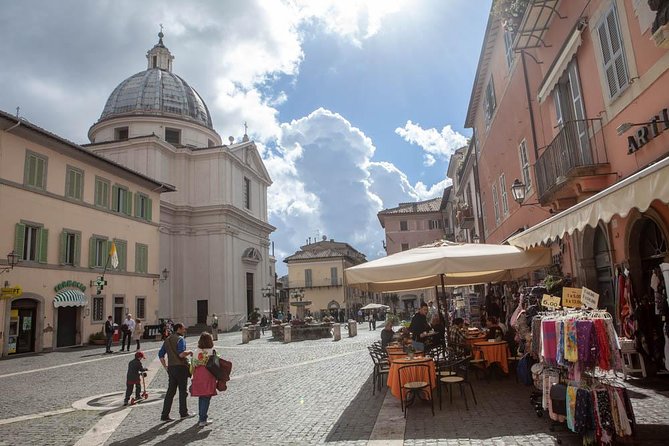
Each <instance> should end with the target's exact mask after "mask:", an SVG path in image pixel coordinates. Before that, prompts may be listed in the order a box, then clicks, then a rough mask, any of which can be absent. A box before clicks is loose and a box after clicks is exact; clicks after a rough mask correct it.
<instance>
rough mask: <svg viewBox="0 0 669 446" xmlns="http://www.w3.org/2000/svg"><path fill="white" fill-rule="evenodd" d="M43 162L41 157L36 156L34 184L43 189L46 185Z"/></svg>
mask: <svg viewBox="0 0 669 446" xmlns="http://www.w3.org/2000/svg"><path fill="white" fill-rule="evenodd" d="M44 164H45V162H44V160H43V159H42V158H39V157H37V169H36V171H35V185H36V186H37V187H39V188H40V189H44V187H45V186H46V179H45V178H44V176H45V174H46V169H45V167H46V166H45V165H44Z"/></svg>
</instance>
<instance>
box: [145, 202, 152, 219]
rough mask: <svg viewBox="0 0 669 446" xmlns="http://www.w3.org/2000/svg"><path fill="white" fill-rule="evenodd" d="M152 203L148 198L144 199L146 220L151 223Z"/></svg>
mask: <svg viewBox="0 0 669 446" xmlns="http://www.w3.org/2000/svg"><path fill="white" fill-rule="evenodd" d="M152 216H153V201H152V200H151V199H150V198H147V199H146V219H147V220H148V221H153V217H152Z"/></svg>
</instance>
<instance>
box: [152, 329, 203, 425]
mask: <svg viewBox="0 0 669 446" xmlns="http://www.w3.org/2000/svg"><path fill="white" fill-rule="evenodd" d="M185 334H186V327H184V325H183V324H181V323H176V324H174V331H173V332H172V334H171V335H170V336H169V337H167V338H166V339H165V341H163V345H162V347H160V350H159V351H158V358H160V363H161V364H162V365H163V367H164V368H165V370H167V377H168V384H167V393H166V394H165V401H164V402H163V411H162V414H161V416H160V419H161V421H174V419H173V418H170V411H171V410H172V401H173V400H174V395H176V393H177V389H179V414H180V415H181V418H189V417H192V416H195V414H192V413H190V412H188V406H187V399H188V378H189V377H190V364H189V362H188V357H189V356H193V352H192V351H191V350H186V339H184V335H185ZM166 356H167V359H166V358H165V357H166Z"/></svg>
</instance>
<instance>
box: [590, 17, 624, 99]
mask: <svg viewBox="0 0 669 446" xmlns="http://www.w3.org/2000/svg"><path fill="white" fill-rule="evenodd" d="M597 33H598V34H599V42H600V45H601V50H602V60H603V62H604V72H605V74H606V82H607V85H608V87H609V97H610V98H614V97H616V96H617V95H618V94H619V93H620V92H621V91H622V90H623V89H624V88H625V86H627V84H628V82H629V76H628V74H627V63H626V61H625V51H624V49H623V43H622V39H621V37H620V26H619V23H618V15H617V13H616V8H615V6H614V7H612V8H611V10H610V11H609V12H608V13H607V14H606V16H605V18H604V20H603V21H602V22H601V23H600V25H599V27H598V28H597Z"/></svg>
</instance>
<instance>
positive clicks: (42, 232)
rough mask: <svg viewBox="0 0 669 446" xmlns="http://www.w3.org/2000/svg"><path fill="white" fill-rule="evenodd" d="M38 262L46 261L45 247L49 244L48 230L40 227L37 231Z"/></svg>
mask: <svg viewBox="0 0 669 446" xmlns="http://www.w3.org/2000/svg"><path fill="white" fill-rule="evenodd" d="M38 233H39V254H38V256H37V259H38V261H39V263H47V247H48V246H49V230H48V229H45V228H40V229H39V231H38Z"/></svg>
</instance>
